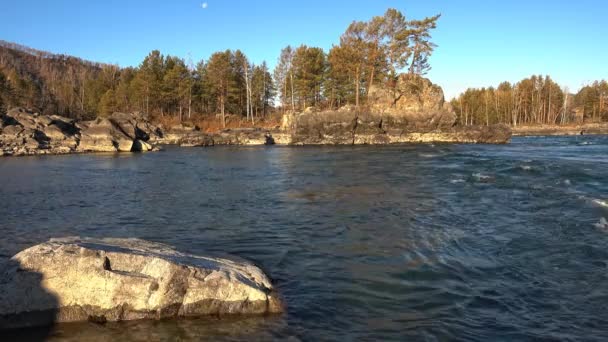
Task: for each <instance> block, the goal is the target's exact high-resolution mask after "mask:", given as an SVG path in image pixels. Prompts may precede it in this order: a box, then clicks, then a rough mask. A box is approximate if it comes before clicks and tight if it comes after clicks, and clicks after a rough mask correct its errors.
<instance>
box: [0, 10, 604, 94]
mask: <svg viewBox="0 0 608 342" xmlns="http://www.w3.org/2000/svg"><path fill="white" fill-rule="evenodd" d="M204 3H206V5H204V6H203V4H204ZM389 7H394V8H397V9H399V10H401V11H402V12H403V13H405V14H406V16H408V17H409V18H422V17H424V16H431V15H434V14H436V13H441V14H442V15H443V16H442V18H441V20H440V22H439V27H438V29H437V30H436V31H435V32H434V40H435V42H436V43H437V44H438V45H439V47H438V48H437V50H436V52H435V54H434V56H433V57H432V60H431V65H432V67H433V69H432V71H431V72H430V73H429V74H428V76H429V77H430V78H431V79H432V80H433V81H434V82H436V83H438V84H440V85H441V86H442V87H443V88H444V90H445V92H446V97H448V98H450V97H452V96H454V95H457V94H458V93H459V92H461V91H463V90H465V89H466V88H467V87H481V86H486V85H497V84H498V83H499V82H501V81H503V80H508V81H517V80H519V79H521V78H524V77H527V76H530V75H531V74H550V75H551V76H553V78H554V79H555V80H556V81H557V82H559V83H560V84H563V85H566V86H568V87H569V88H570V89H571V91H575V90H578V88H580V87H581V85H583V84H585V83H589V82H590V81H592V80H595V79H608V66H607V63H606V61H608V44H607V43H606V42H607V41H608V24H606V21H605V18H606V15H607V14H608V1H605V0H576V1H562V0H553V1H549V0H538V1H533V0H526V1H523V0H502V1H492V0H485V1H481V0H462V1H454V0H434V1H432V0H428V1H423V0H418V1H404V0H401V1H391V0H373V1H372V0H367V1H342V0H339V1H332V0H324V1H318V0H309V1H285V0H284V1H278V0H269V1H236V0H201V1H195V0H177V1H151V0H148V1H139V0H133V1H116V0H109V1H100V0H87V1H85V0H78V1H77V0H53V1H50V0H38V1H34V0H3V4H2V5H0V8H1V10H2V11H1V13H2V25H0V39H4V40H8V41H13V42H17V43H20V44H24V45H28V46H31V47H33V48H37V49H41V50H47V51H51V52H55V53H65V54H70V55H75V56H78V57H81V58H85V59H89V60H94V61H100V62H106V63H115V64H118V65H121V66H129V65H133V66H136V65H138V64H139V63H140V62H141V60H142V59H143V58H144V57H145V56H146V55H147V54H148V52H149V51H151V50H153V49H159V50H161V52H163V53H164V54H172V55H177V56H180V57H183V58H187V57H188V56H191V58H192V59H193V60H194V61H198V60H200V59H206V58H208V57H209V55H211V53H213V52H214V51H218V50H225V49H237V48H238V49H241V50H243V51H244V52H245V53H246V54H247V55H248V56H249V57H250V59H251V60H252V61H253V62H256V63H260V62H262V61H263V60H266V61H267V62H268V63H269V64H270V65H271V66H274V64H275V62H276V59H277V57H278V55H279V52H280V50H281V48H283V47H284V46H286V45H288V44H291V45H300V44H307V45H311V46H319V47H322V48H324V49H326V50H328V49H329V48H330V47H331V45H332V44H334V43H337V42H338V39H339V36H340V34H341V33H342V32H344V30H345V29H346V27H347V26H348V24H349V23H350V22H351V21H352V20H367V19H369V18H370V17H372V16H374V15H381V14H382V13H384V11H385V10H386V9H387V8H389Z"/></svg>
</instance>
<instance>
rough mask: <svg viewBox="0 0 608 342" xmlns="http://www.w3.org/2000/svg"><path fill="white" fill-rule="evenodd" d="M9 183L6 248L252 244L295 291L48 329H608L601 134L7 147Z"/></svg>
mask: <svg viewBox="0 0 608 342" xmlns="http://www.w3.org/2000/svg"><path fill="white" fill-rule="evenodd" d="M0 200H1V202H2V204H1V205H0V234H1V236H2V239H1V240H0V241H1V242H0V257H2V258H8V257H10V256H12V255H14V254H15V253H17V252H18V251H19V250H22V249H24V248H27V247H29V246H31V245H34V244H36V243H39V242H42V241H45V240H47V239H49V238H51V237H61V236H68V235H80V236H92V237H138V238H143V239H147V240H152V241H158V242H163V243H167V244H170V245H172V246H175V247H176V248H177V249H179V250H182V251H185V252H190V253H200V254H204V253H205V252H222V253H224V252H225V253H230V254H235V255H238V256H241V257H244V258H246V259H250V260H252V261H254V262H255V263H257V264H258V265H260V266H261V267H262V268H263V269H264V270H265V271H266V272H267V273H268V274H269V276H270V277H271V278H272V279H273V281H274V283H275V285H276V287H277V288H278V291H279V293H280V294H281V295H282V296H283V298H284V300H285V302H286V305H287V312H286V314H284V315H281V316H270V317H252V318H237V319H235V318H226V317H224V318H205V319H196V320H178V321H175V320H173V321H172V320H169V321H163V322H126V323H108V324H105V325H98V324H94V323H79V324H66V325H60V326H58V327H56V328H55V329H54V330H53V331H52V332H51V333H50V335H48V336H47V338H48V339H50V340H53V341H81V340H87V341H124V340H136V341H156V340H165V341H174V340H270V339H280V340H284V339H290V340H293V341H298V340H302V341H325V340H340V341H345V340H346V341H350V340H362V341H366V340H382V341H389V340H395V341H402V340H429V341H435V340H466V341H489V340H514V341H522V340H539V339H540V340H566V339H582V340H597V341H600V340H603V339H604V338H605V337H606V336H608V317H607V316H606V315H605V309H606V307H608V222H606V220H607V219H608V136H594V137H592V136H576V137H530V138H523V137H522V138H514V139H513V142H512V143H511V144H509V145H500V146H494V145H439V144H438V145H398V146H354V147H353V146H348V147H344V146H343V147H217V148H177V147H169V148H167V149H166V150H165V151H164V152H159V153H150V154H117V155H114V154H109V155H103V154H102V155H68V156H42V157H40V156H39V157H20V158H1V159H0ZM33 333H34V331H32V330H30V331H22V332H13V333H11V334H13V335H10V336H11V337H12V338H15V339H17V338H18V339H20V340H27V339H28V338H29V339H34V337H33Z"/></svg>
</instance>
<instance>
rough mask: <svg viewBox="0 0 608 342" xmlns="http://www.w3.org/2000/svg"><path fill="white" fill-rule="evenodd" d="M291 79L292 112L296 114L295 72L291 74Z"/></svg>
mask: <svg viewBox="0 0 608 342" xmlns="http://www.w3.org/2000/svg"><path fill="white" fill-rule="evenodd" d="M289 77H290V78H291V111H292V112H293V113H295V112H296V100H295V95H294V93H293V72H291V71H290V72H289Z"/></svg>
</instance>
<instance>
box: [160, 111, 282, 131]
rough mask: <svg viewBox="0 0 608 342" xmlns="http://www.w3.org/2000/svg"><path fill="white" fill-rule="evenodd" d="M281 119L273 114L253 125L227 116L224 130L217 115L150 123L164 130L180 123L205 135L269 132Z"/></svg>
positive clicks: (242, 118) (163, 117) (168, 119)
mask: <svg viewBox="0 0 608 342" xmlns="http://www.w3.org/2000/svg"><path fill="white" fill-rule="evenodd" d="M281 118H282V115H281V114H280V113H273V114H269V115H267V116H266V117H265V118H256V120H255V123H252V122H251V121H248V120H246V118H244V117H242V116H236V115H227V116H226V127H225V128H224V127H222V119H221V117H220V116H219V115H218V116H215V115H194V116H192V118H190V119H184V120H183V121H181V122H180V120H179V117H177V116H162V117H161V116H154V117H152V121H153V122H154V123H155V124H157V125H159V126H161V127H163V128H165V129H166V128H169V127H173V126H177V125H179V124H180V123H182V124H184V125H187V126H196V127H199V128H200V129H201V131H203V132H205V133H217V132H219V131H221V130H223V129H238V128H262V129H268V130H270V129H274V128H276V127H277V126H280V125H281Z"/></svg>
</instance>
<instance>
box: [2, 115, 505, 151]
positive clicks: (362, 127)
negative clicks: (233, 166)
mask: <svg viewBox="0 0 608 342" xmlns="http://www.w3.org/2000/svg"><path fill="white" fill-rule="evenodd" d="M388 118H390V117H388ZM510 138H511V131H510V129H509V128H508V127H507V126H490V127H485V126H469V127H458V126H438V125H435V126H433V125H428V124H425V125H412V124H411V123H410V122H408V121H406V120H389V119H387V116H386V115H385V116H382V115H360V114H357V113H354V112H351V111H337V112H323V113H300V114H290V115H286V116H285V117H284V123H283V125H281V127H274V128H272V129H268V128H255V127H253V128H240V129H225V130H222V131H219V132H215V133H210V132H205V131H204V130H202V129H201V128H200V127H198V126H196V125H188V124H183V123H180V124H176V125H172V126H170V127H166V126H165V125H163V124H156V123H154V122H152V121H151V120H150V119H149V118H148V116H146V115H143V114H139V113H114V114H112V115H110V116H108V117H103V118H98V119H96V120H93V121H75V120H70V119H68V118H64V117H60V116H56V115H51V116H48V115H40V114H37V113H34V112H32V111H28V110H26V109H23V108H13V109H11V110H9V111H8V112H7V113H6V114H4V115H2V116H1V117H0V156H25V155H46V154H73V153H95V152H149V151H158V150H159V146H161V145H178V146H182V147H209V146H217V145H237V146H241V145H247V146H250V145H296V146H301V145H386V144H399V143H472V144H477V143H488V144H504V143H507V142H508V141H509V139H510Z"/></svg>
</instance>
